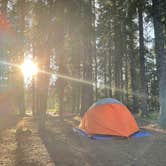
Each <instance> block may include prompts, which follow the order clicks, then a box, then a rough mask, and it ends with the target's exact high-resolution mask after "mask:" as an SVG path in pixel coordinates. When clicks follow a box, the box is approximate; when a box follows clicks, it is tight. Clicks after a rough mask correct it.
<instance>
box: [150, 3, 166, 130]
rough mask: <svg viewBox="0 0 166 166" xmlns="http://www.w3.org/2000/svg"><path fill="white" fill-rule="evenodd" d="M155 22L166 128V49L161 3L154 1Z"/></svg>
mask: <svg viewBox="0 0 166 166" xmlns="http://www.w3.org/2000/svg"><path fill="white" fill-rule="evenodd" d="M152 2H153V12H154V13H153V22H154V32H155V52H156V56H157V71H158V77H159V97H160V126H161V127H162V128H166V52H165V49H164V33H163V32H164V29H163V24H162V22H161V13H160V12H161V2H160V0H153V1H152Z"/></svg>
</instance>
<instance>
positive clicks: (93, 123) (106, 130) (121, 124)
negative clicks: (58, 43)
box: [79, 98, 139, 137]
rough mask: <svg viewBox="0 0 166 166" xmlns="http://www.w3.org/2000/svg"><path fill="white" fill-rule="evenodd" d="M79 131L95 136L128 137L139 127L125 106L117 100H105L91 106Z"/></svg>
mask: <svg viewBox="0 0 166 166" xmlns="http://www.w3.org/2000/svg"><path fill="white" fill-rule="evenodd" d="M79 129H81V130H83V131H84V132H86V133H88V134H91V135H95V134H101V135H114V136H122V137H129V136H131V135H132V134H134V133H136V132H138V131H139V127H138V125H137V123H136V121H135V119H134V117H133V116H132V114H131V113H130V111H129V110H128V109H127V107H126V106H125V105H123V104H122V103H121V102H119V101H118V100H115V99H112V98H106V99H102V100H99V101H98V102H96V103H95V104H93V105H92V106H91V107H90V108H89V110H88V111H87V112H86V113H85V115H84V116H83V118H82V120H81V123H80V125H79Z"/></svg>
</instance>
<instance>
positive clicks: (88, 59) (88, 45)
mask: <svg viewBox="0 0 166 166" xmlns="http://www.w3.org/2000/svg"><path fill="white" fill-rule="evenodd" d="M86 3H87V4H86ZM85 7H86V8H87V10H88V11H85V9H84V18H83V19H84V20H85V19H86V23H87V25H86V26H87V27H85V29H86V31H85V32H86V33H87V35H86V36H84V37H83V45H84V55H83V56H84V62H83V76H84V77H83V78H84V79H85V80H86V81H90V82H92V53H93V51H92V48H93V47H92V39H93V38H92V32H93V26H92V1H91V0H88V2H85ZM92 103H93V86H92V85H90V84H85V83H83V84H82V100H81V115H83V114H84V113H85V112H86V111H87V109H88V108H89V107H90V106H91V105H92Z"/></svg>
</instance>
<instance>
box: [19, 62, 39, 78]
mask: <svg viewBox="0 0 166 166" xmlns="http://www.w3.org/2000/svg"><path fill="white" fill-rule="evenodd" d="M21 71H22V73H23V75H24V78H31V77H32V76H34V75H36V74H37V73H38V67H37V64H36V63H34V62H33V61H32V60H30V59H27V60H25V61H24V63H23V64H22V65H21Z"/></svg>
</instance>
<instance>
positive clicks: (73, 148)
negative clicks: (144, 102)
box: [43, 116, 166, 166]
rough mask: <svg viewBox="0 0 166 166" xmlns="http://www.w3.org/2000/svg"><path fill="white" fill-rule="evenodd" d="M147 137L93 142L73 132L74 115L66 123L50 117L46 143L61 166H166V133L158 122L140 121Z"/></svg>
mask: <svg viewBox="0 0 166 166" xmlns="http://www.w3.org/2000/svg"><path fill="white" fill-rule="evenodd" d="M138 123H139V126H140V127H141V128H142V130H147V131H149V132H150V133H152V136H149V137H144V138H130V139H114V140H92V139H90V138H86V137H84V136H79V135H77V134H76V133H74V132H73V130H72V128H73V126H76V125H78V124H79V121H78V120H76V119H75V118H74V116H68V117H66V118H65V120H64V121H61V120H60V118H59V117H56V116H55V117H53V116H51V117H49V118H48V120H47V130H46V133H45V135H43V140H44V143H45V145H46V147H47V149H48V151H49V153H50V155H51V157H52V159H53V160H54V162H55V165H57V166H140V165H141V166H156V165H159V166H165V165H166V157H165V154H166V131H164V130H161V129H160V128H159V127H158V125H157V124H156V123H152V122H151V121H150V122H149V121H148V122H147V121H142V120H141V119H138Z"/></svg>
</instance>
